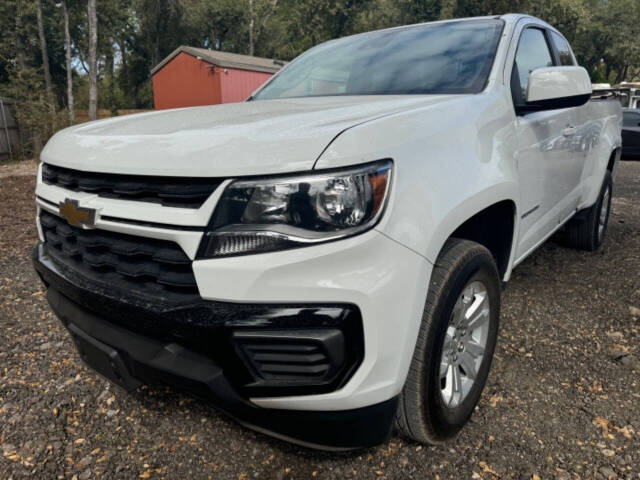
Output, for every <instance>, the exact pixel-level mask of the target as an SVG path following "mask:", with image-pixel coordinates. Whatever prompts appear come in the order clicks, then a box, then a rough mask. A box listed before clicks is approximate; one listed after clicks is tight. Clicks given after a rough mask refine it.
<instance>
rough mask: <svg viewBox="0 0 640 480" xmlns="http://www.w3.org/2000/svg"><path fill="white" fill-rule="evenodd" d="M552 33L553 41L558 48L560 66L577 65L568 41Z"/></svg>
mask: <svg viewBox="0 0 640 480" xmlns="http://www.w3.org/2000/svg"><path fill="white" fill-rule="evenodd" d="M549 33H551V40H552V41H553V44H554V45H555V47H556V51H557V52H558V59H559V60H560V65H564V66H571V65H575V64H576V63H575V61H574V60H573V55H572V54H571V48H570V47H569V44H568V43H567V41H566V40H565V39H564V38H563V37H562V36H561V35H558V34H557V33H556V32H553V31H551V30H550V31H549Z"/></svg>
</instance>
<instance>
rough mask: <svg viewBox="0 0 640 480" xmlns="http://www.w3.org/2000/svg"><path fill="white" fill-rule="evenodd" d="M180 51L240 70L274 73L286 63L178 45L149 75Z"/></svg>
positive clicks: (219, 65)
mask: <svg viewBox="0 0 640 480" xmlns="http://www.w3.org/2000/svg"><path fill="white" fill-rule="evenodd" d="M181 52H184V53H188V54H189V55H191V56H194V57H199V58H201V59H202V60H204V61H205V62H208V63H210V64H212V65H217V66H218V67H226V68H238V69H240V70H252V71H255V72H266V73H275V72H277V71H278V70H280V69H281V68H282V67H283V66H284V65H285V64H286V63H287V62H284V61H281V60H274V59H272V58H262V57H252V56H251V55H240V54H239V53H229V52H222V51H220V50H209V49H206V48H196V47H189V46H186V45H180V46H179V47H178V48H176V49H175V50H174V51H173V52H171V53H170V54H169V55H168V56H167V57H166V58H165V59H164V60H162V61H161V62H160V63H159V64H158V65H156V66H155V67H154V68H153V70H151V75H154V74H155V73H156V72H157V71H158V70H160V69H161V68H162V67H164V66H165V65H166V64H167V63H169V62H170V61H171V60H172V59H173V57H175V56H176V55H178V54H179V53H181Z"/></svg>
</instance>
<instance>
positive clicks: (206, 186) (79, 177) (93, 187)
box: [42, 163, 224, 209]
mask: <svg viewBox="0 0 640 480" xmlns="http://www.w3.org/2000/svg"><path fill="white" fill-rule="evenodd" d="M42 181H43V182H44V183H46V184H48V185H55V186H57V187H60V188H64V189H65V190H70V191H73V192H88V193H93V194H96V195H98V196H101V197H107V198H117V199H122V200H131V201H140V202H152V203H159V204H161V205H165V206H172V207H178V208H192V209H193V208H200V207H201V206H202V204H203V203H204V202H205V201H206V200H207V199H208V198H209V197H210V196H211V194H212V193H213V192H214V191H215V190H216V189H217V188H218V187H219V186H220V185H221V184H222V182H223V181H224V179H222V178H207V177H163V176H154V175H124V174H117V173H101V172H88V171H84V170H75V169H71V168H66V167H59V166H57V165H50V164H47V163H43V164H42Z"/></svg>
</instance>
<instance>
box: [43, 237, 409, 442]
mask: <svg viewBox="0 0 640 480" xmlns="http://www.w3.org/2000/svg"><path fill="white" fill-rule="evenodd" d="M34 263H35V266H36V269H37V271H38V273H39V274H40V275H41V277H42V278H43V280H44V282H45V284H47V286H48V293H47V298H48V300H49V303H50V305H51V307H52V309H53V311H54V312H55V313H56V315H57V316H58V317H59V318H60V319H61V321H62V322H63V324H64V325H65V326H66V328H67V329H68V330H69V332H70V334H71V336H72V338H73V339H74V342H75V343H76V346H77V348H78V351H79V353H80V355H81V357H82V358H83V360H84V361H85V362H86V363H87V364H88V365H89V366H90V367H92V368H93V369H95V370H96V371H97V372H99V373H100V374H102V375H103V376H105V377H106V378H108V379H109V380H111V381H113V382H114V383H116V384H118V385H120V386H122V387H123V388H125V389H127V390H129V391H131V390H134V389H136V388H137V387H138V386H139V385H141V384H142V383H147V384H166V385H170V386H172V387H174V388H176V389H179V390H182V391H185V392H187V393H190V394H193V395H195V396H198V397H200V398H203V399H206V400H208V401H210V402H211V403H212V404H213V405H214V406H216V407H217V408H218V409H220V410H221V411H223V412H225V413H226V414H228V415H230V416H231V417H233V418H234V419H236V420H237V421H238V422H239V423H241V424H243V425H245V426H248V427H250V428H252V429H254V430H257V431H260V432H263V433H267V434H269V435H272V436H275V437H278V438H281V439H284V440H288V441H291V442H294V443H298V444H301V445H305V446H309V447H313V448H321V449H327V450H349V449H354V448H363V447H370V446H374V445H378V444H380V443H383V442H384V441H386V440H387V439H388V438H389V435H390V432H391V426H392V423H393V418H394V415H395V411H396V407H397V398H392V399H390V400H387V401H385V402H382V403H379V404H376V405H371V406H367V407H363V408H358V409H353V410H344V411H307V410H280V409H266V408H260V407H258V406H256V405H255V404H253V403H251V402H250V401H249V400H248V399H247V395H246V394H243V392H242V390H239V389H238V388H237V386H235V385H233V383H232V382H230V381H229V378H228V375H227V374H225V370H224V368H223V367H222V366H221V365H220V364H219V363H218V362H216V361H214V360H213V359H212V358H210V356H207V355H203V354H202V353H201V352H198V351H194V350H192V349H189V348H186V347H185V346H184V344H180V343H178V342H175V341H171V339H165V338H151V337H150V336H149V335H146V334H144V333H141V332H139V331H132V330H130V329H128V328H124V327H123V326H122V325H118V324H116V323H115V322H113V321H111V320H110V319H107V318H105V317H104V316H103V315H101V314H99V313H97V312H96V310H95V309H93V308H91V309H89V308H86V306H85V305H84V304H83V303H82V302H79V301H77V300H76V299H75V298H73V297H76V298H84V297H81V296H79V295H88V294H89V293H90V292H83V291H82V287H81V286H79V285H74V284H73V283H72V282H70V281H69V279H68V278H65V276H64V275H63V272H60V271H57V272H56V271H53V268H54V266H53V265H49V264H48V262H47V257H46V253H45V252H43V250H42V248H38V249H36V251H35V252H34ZM92 301H93V302H96V301H97V299H96V298H93V300H92ZM92 305H94V306H95V304H92ZM105 307H106V308H108V305H106V304H105Z"/></svg>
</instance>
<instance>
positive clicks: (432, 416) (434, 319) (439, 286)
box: [396, 239, 500, 444]
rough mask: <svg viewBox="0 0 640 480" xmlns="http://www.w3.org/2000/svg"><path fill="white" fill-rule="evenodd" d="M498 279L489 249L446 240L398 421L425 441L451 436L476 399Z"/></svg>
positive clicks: (487, 356)
mask: <svg viewBox="0 0 640 480" xmlns="http://www.w3.org/2000/svg"><path fill="white" fill-rule="evenodd" d="M499 310H500V283H499V277H498V271H497V268H496V265H495V262H494V260H493V257H492V255H491V253H490V252H489V251H488V250H487V249H486V248H485V247H483V246H482V245H480V244H478V243H475V242H471V241H468V240H460V239H451V240H449V241H447V243H446V244H445V246H444V248H443V250H442V252H441V253H440V255H439V257H438V260H437V261H436V266H435V267H434V270H433V273H432V278H431V284H430V288H429V292H428V295H427V301H426V303H425V308H424V312H423V316H422V324H421V327H420V332H419V335H418V340H417V343H416V347H415V351H414V355H413V359H412V362H411V367H410V369H409V374H408V376H407V380H406V383H405V386H404V388H403V390H402V393H401V395H400V404H399V407H398V412H397V414H396V426H397V428H398V429H399V430H400V432H401V433H403V434H404V435H406V436H408V437H410V438H412V439H414V440H417V441H419V442H425V443H431V444H434V443H440V442H443V441H445V440H447V439H449V438H451V437H453V436H454V435H455V434H456V433H457V432H458V431H459V430H460V429H461V428H462V427H463V425H464V424H465V423H466V422H467V420H468V419H469V417H470V416H471V414H472V412H473V409H474V407H475V406H476V404H477V403H478V400H479V398H480V394H481V393H482V389H483V388H484V385H485V382H486V380H487V375H488V373H489V369H490V367H491V359H492V357H493V351H494V349H495V344H496V337H497V333H498V322H499Z"/></svg>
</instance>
